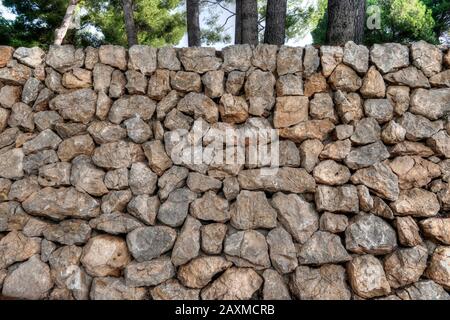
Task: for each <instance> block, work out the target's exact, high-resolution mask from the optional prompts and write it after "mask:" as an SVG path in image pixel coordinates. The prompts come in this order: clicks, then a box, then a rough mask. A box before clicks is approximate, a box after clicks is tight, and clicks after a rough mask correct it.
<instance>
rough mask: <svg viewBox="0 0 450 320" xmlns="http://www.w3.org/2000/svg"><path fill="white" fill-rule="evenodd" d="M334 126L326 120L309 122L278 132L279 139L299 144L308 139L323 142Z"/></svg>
mask: <svg viewBox="0 0 450 320" xmlns="http://www.w3.org/2000/svg"><path fill="white" fill-rule="evenodd" d="M333 129H334V124H333V122H331V121H330V120H328V119H325V120H309V121H304V122H300V123H299V124H297V125H295V126H293V127H290V128H282V129H279V130H278V133H279V135H280V137H282V138H285V139H289V140H292V141H294V142H296V143H301V142H303V141H304V140H308V139H317V140H320V141H323V140H325V139H326V137H327V136H328V134H329V133H330V132H331V131H333Z"/></svg>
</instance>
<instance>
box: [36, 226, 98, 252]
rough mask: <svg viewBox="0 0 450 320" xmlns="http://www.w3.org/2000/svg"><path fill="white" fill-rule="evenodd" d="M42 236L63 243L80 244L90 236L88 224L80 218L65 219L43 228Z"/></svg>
mask: <svg viewBox="0 0 450 320" xmlns="http://www.w3.org/2000/svg"><path fill="white" fill-rule="evenodd" d="M43 235H44V238H45V239H47V240H48V241H53V242H58V243H61V244H65V245H68V246H70V245H73V244H76V245H82V244H84V243H86V242H87V241H88V239H89V237H90V236H91V228H90V227H89V224H88V223H87V222H85V221H82V220H65V221H62V222H60V223H59V224H52V225H49V226H48V227H47V228H45V229H44V232H43Z"/></svg>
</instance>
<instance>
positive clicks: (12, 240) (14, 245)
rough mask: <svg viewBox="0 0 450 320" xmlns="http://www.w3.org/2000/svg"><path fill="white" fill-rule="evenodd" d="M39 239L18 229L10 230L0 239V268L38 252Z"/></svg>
mask: <svg viewBox="0 0 450 320" xmlns="http://www.w3.org/2000/svg"><path fill="white" fill-rule="evenodd" d="M40 242H41V241H40V239H39V238H29V237H26V236H25V235H24V234H23V233H21V232H18V231H11V232H9V233H8V234H7V235H6V236H4V237H3V238H2V239H0V269H4V268H7V267H9V266H10V265H12V264H13V263H16V262H21V261H25V260H27V259H29V258H31V257H32V256H33V255H35V254H37V253H39V252H40V249H41V247H40Z"/></svg>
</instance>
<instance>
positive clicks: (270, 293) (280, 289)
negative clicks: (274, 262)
mask: <svg viewBox="0 0 450 320" xmlns="http://www.w3.org/2000/svg"><path fill="white" fill-rule="evenodd" d="M263 278H264V288H263V299H264V300H291V295H290V293H289V289H288V287H287V285H286V283H285V281H284V279H283V277H282V276H281V275H280V274H279V273H278V272H277V271H275V270H272V269H267V270H265V271H264V273H263Z"/></svg>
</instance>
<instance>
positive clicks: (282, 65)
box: [277, 46, 303, 76]
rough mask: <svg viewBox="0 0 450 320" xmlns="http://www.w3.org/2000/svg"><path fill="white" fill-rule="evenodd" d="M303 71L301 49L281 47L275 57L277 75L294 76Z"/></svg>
mask: <svg viewBox="0 0 450 320" xmlns="http://www.w3.org/2000/svg"><path fill="white" fill-rule="evenodd" d="M300 71H303V48H301V47H289V46H281V47H280V49H279V50H278V55H277V73H278V75H280V76H282V75H286V74H295V73H297V72H300Z"/></svg>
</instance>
